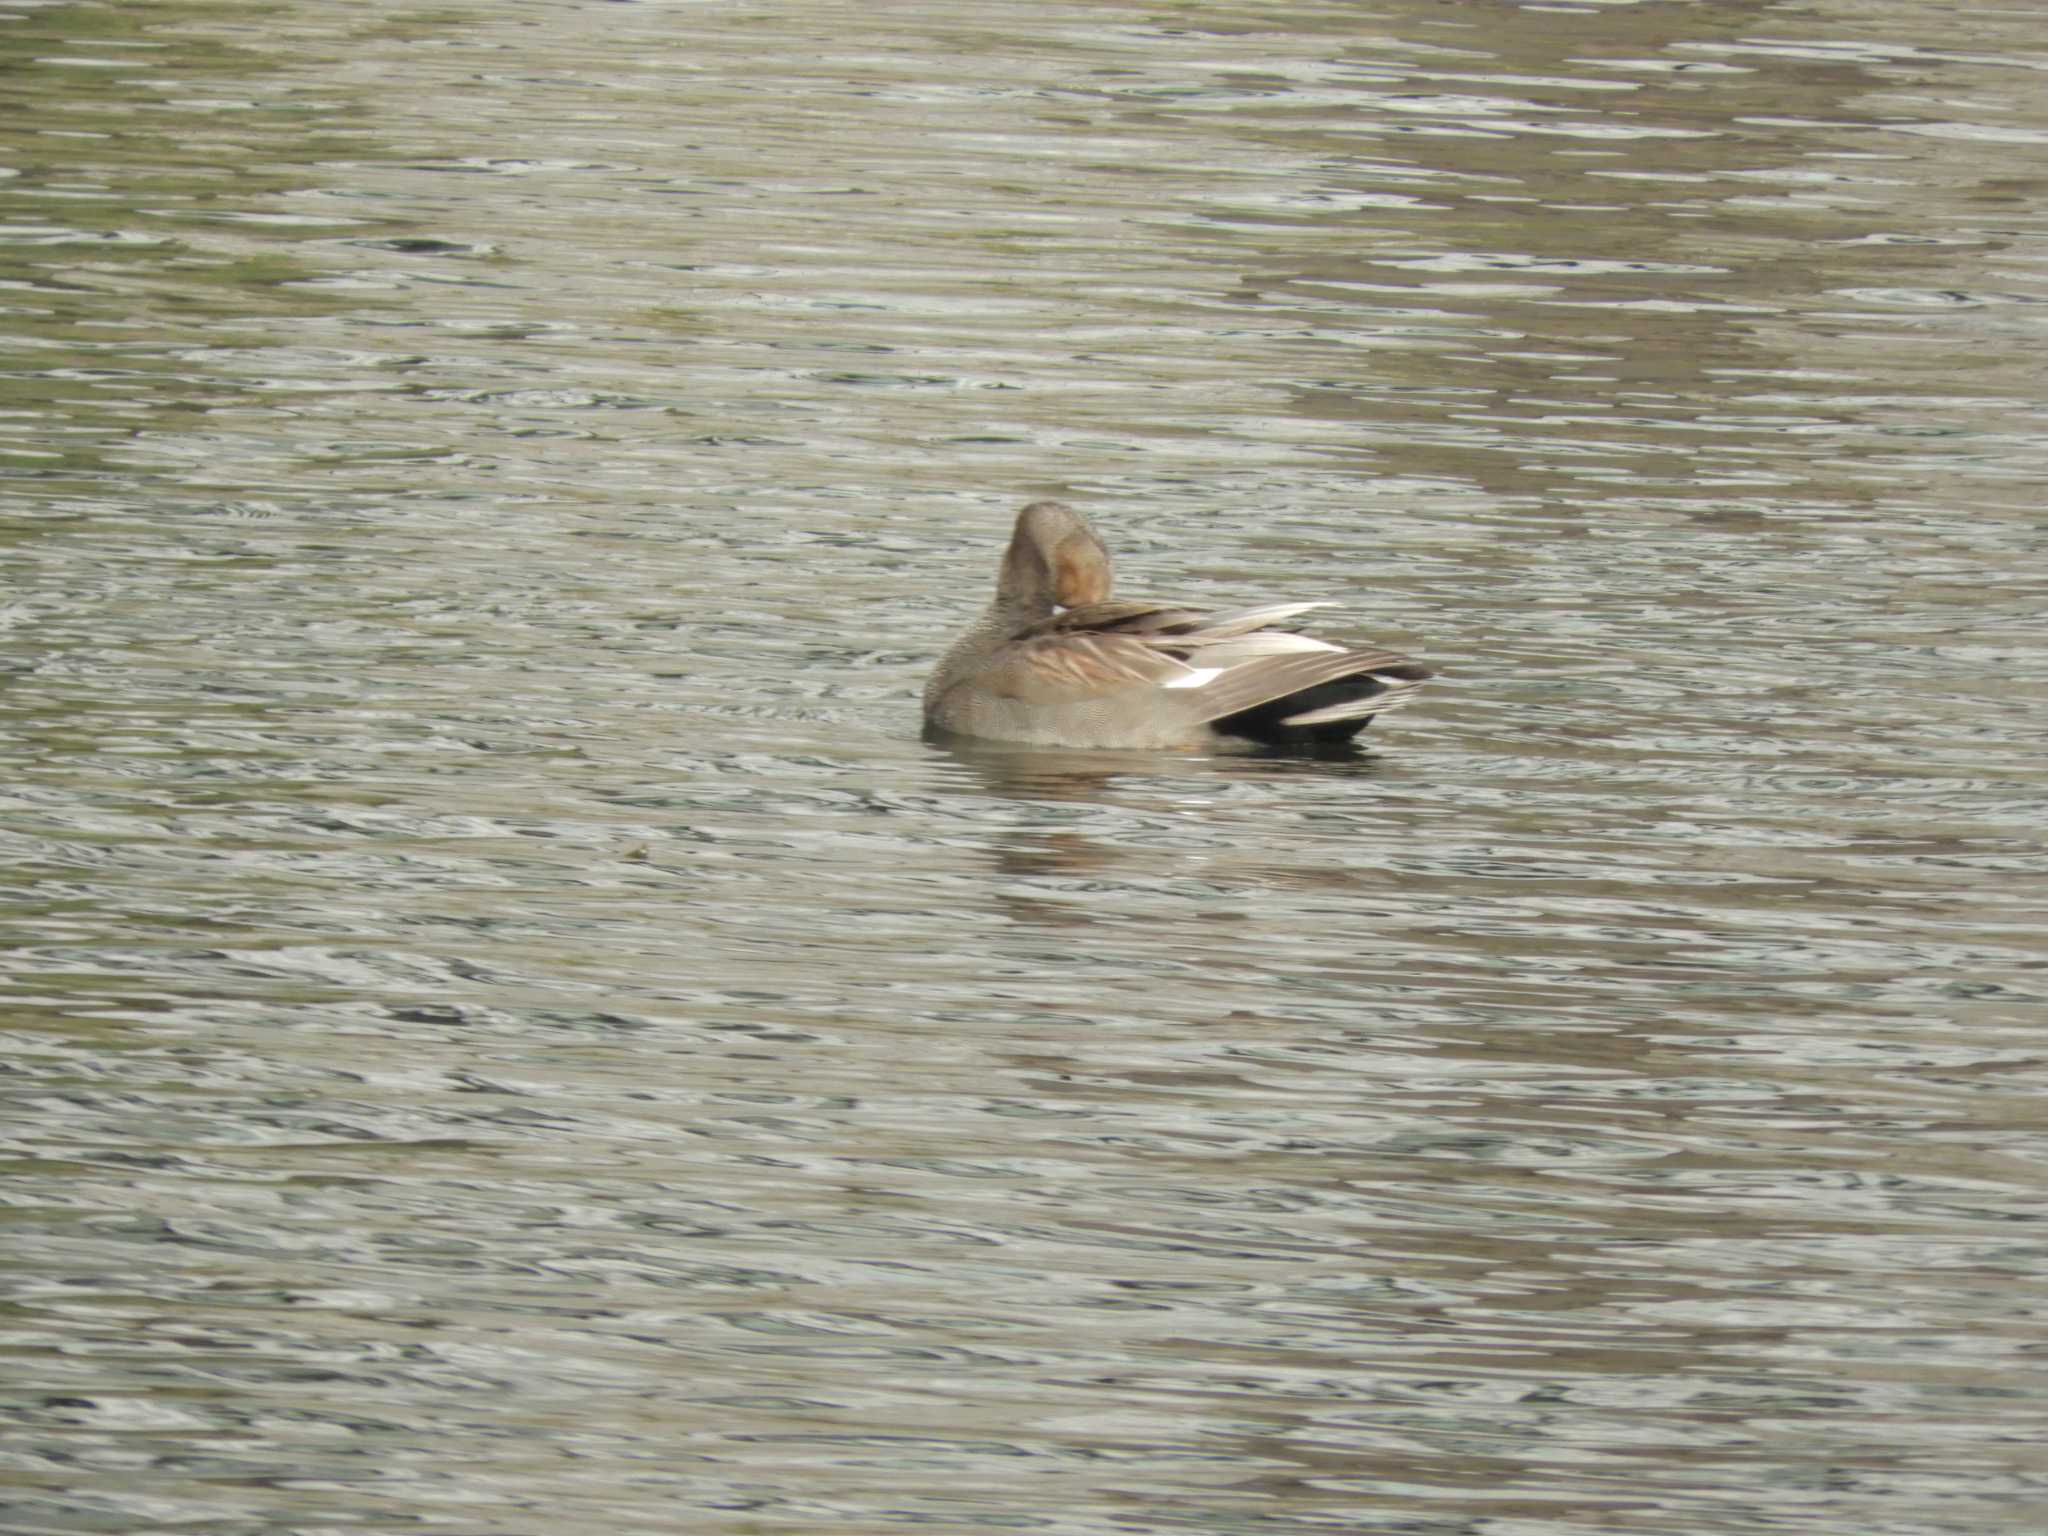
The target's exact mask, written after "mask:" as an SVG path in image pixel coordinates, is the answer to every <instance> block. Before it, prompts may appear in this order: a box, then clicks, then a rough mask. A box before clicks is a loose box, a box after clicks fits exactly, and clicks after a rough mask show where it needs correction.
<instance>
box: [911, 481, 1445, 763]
mask: <svg viewBox="0 0 2048 1536" xmlns="http://www.w3.org/2000/svg"><path fill="white" fill-rule="evenodd" d="M1111 583H1112V564H1111V560H1110V554H1109V548H1108V546H1107V545H1105V544H1104V543H1103V542H1102V540H1101V538H1100V537H1098V536H1097V534H1096V532H1095V530H1094V528H1092V527H1091V526H1089V523H1088V520H1087V519H1086V518H1085V517H1083V516H1082V515H1081V514H1080V513H1079V512H1076V511H1075V510H1074V509H1073V508H1072V507H1070V506H1068V505H1067V504H1066V503H1064V502H1059V501H1034V502H1032V503H1031V504H1030V505H1029V506H1027V507H1025V508H1024V509H1023V510H1022V511H1021V512H1019V513H1018V514H1017V523H1016V527H1015V529H1014V530H1013V531H1012V533H1011V535H1010V543H1009V547H1008V548H1007V549H1005V550H1004V552H1003V558H1002V564H1001V565H1000V566H999V567H998V569H997V573H996V590H995V597H994V599H993V601H991V602H990V603H989V606H988V610H987V612H985V613H984V614H983V615H982V616H981V618H980V620H979V621H978V622H976V623H975V624H974V626H973V627H972V628H970V629H969V630H968V631H967V632H966V633H965V634H964V635H962V636H961V637H960V638H959V639H958V640H956V641H954V642H953V644H952V646H951V648H950V649H948V650H947V651H946V653H945V654H944V656H942V657H941V658H940V660H939V663H938V665H937V667H935V668H934V669H933V671H932V674H931V677H930V679H929V680H928V681H927V682H926V684H925V689H924V721H925V732H926V735H927V736H929V737H934V738H940V739H943V738H947V737H966V738H972V739H976V740H981V741H995V742H1010V743H1016V744H1019V745H1026V746H1039V747H1064V748H1084V749H1086V748H1112V749H1140V750H1147V749H1179V750H1209V749H1219V748H1229V747H1238V748H1242V747H1246V746H1252V747H1282V748H1296V749H1300V748H1322V747H1344V746H1346V745H1347V744H1349V743H1350V742H1351V740H1352V738H1353V737H1355V736H1356V735H1357V734H1358V733H1359V732H1360V731H1362V730H1363V729H1364V728H1365V727H1366V726H1367V725H1368V724H1369V723H1371V721H1372V719H1373V718H1374V717H1375V716H1376V715H1381V714H1384V713H1386V712H1387V711H1388V710H1390V709H1396V708H1399V707H1400V706H1402V705H1404V704H1406V703H1408V702H1409V701H1410V700H1411V699H1412V698H1413V697H1414V695H1415V693H1416V691H1417V690H1418V689H1420V688H1421V686H1422V685H1423V683H1424V682H1426V681H1427V680H1428V679H1429V678H1430V676H1431V675H1432V674H1431V672H1430V669H1429V668H1428V667H1426V666H1424V665H1423V664H1422V663H1421V662H1419V661H1417V660H1415V659H1414V658H1413V657H1411V656H1406V655H1403V654H1402V653H1401V652H1399V651H1390V650H1377V649H1351V648H1349V647H1346V646H1342V645H1337V644H1334V643H1332V642H1330V641H1328V640H1320V639H1316V638H1314V637H1313V636H1310V635H1306V634H1302V633H1301V632H1299V630H1297V629H1296V628H1294V627H1293V624H1292V621H1294V620H1295V619H1297V618H1298V617H1299V616H1300V615H1302V614H1304V613H1307V612H1309V611H1310V610H1312V609H1316V608H1327V607H1331V606H1333V604H1331V603H1328V602H1305V603H1267V604H1263V605H1261V606H1258V607H1252V608H1238V609H1233V610H1230V611H1228V612H1223V613H1205V612H1202V611H1200V610H1198V609H1193V608H1184V607H1180V606H1178V605H1176V604H1171V603H1158V602H1148V601H1145V600H1143V599H1137V598H1116V597H1112V596H1111V595H1110V589H1111Z"/></svg>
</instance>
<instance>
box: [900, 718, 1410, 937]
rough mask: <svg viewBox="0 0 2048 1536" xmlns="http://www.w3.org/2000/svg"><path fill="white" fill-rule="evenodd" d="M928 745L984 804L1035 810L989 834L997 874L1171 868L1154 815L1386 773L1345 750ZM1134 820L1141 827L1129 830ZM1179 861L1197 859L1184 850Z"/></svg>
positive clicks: (945, 741)
mask: <svg viewBox="0 0 2048 1536" xmlns="http://www.w3.org/2000/svg"><path fill="white" fill-rule="evenodd" d="M929 745H930V749H931V750H932V751H933V752H934V753H936V754H942V755H943V756H944V757H945V758H946V759H947V760H948V761H949V762H950V763H952V764H954V765H956V766H957V767H959V768H960V769H963V770H965V775H966V777H967V778H969V779H970V780H971V781H972V782H973V783H974V784H975V785H976V786H978V787H979V788H980V789H981V790H982V792H983V793H984V794H985V795H987V797H988V798H990V799H991V800H1001V801H1009V802H1013V803H1014V804H1015V805H1016V806H1017V807H1018V808H1019V809H1020V810H1023V809H1024V808H1028V807H1041V808H1043V809H1042V810H1041V811H1040V812H1039V813H1038V814H1037V815H1030V814H1024V815H1020V816H1019V817H1018V818H1017V819H1016V820H1015V821H1014V822H1013V823H1012V824H1011V825H1009V826H1007V827H1005V828H1004V829H1002V830H1000V831H995V832H994V833H993V835H991V836H990V837H989V838H988V841H987V845H986V846H987V848H988V851H989V854H990V856H991V859H992V861H993V864H994V867H995V869H996V871H997V872H998V873H999V874H1004V875H1014V876H1019V877H1034V876H1035V877H1048V876H1056V877H1062V878H1070V877H1072V876H1075V875H1108V874H1110V873H1112V872H1118V871H1121V872H1123V873H1125V874H1129V873H1131V872H1133V870H1134V869H1135V867H1137V866H1147V867H1150V866H1155V865H1157V864H1158V862H1159V860H1160V859H1161V857H1162V854H1163V853H1166V855H1167V857H1168V859H1169V862H1170V863H1179V862H1181V859H1178V858H1174V857H1173V856H1172V855H1171V853H1170V851H1169V848H1170V844H1171V843H1172V842H1173V841H1175V839H1172V838H1170V837H1169V836H1166V835H1163V834H1162V833H1161V831H1160V828H1159V824H1158V823H1159V818H1160V817H1161V816H1165V817H1167V818H1169V819H1174V820H1177V819H1178V818H1182V817H1186V818H1190V819H1191V820H1192V819H1196V818H1199V819H1202V820H1207V819H1209V818H1212V817H1213V816H1214V815H1215V814H1216V811H1217V808H1218V806H1219V805H1222V804H1225V803H1228V802H1238V801H1243V800H1245V799H1246V798H1247V796H1248V794H1250V793H1251V792H1253V791H1255V789H1256V786H1257V785H1258V784H1259V783H1260V782H1262V781H1270V780H1274V779H1282V778H1288V777H1295V776H1313V777H1315V778H1317V779H1319V780H1323V781H1327V780H1329V779H1330V778H1331V777H1332V776H1333V775H1334V776H1338V777H1342V778H1357V779H1361V780H1371V779H1375V778H1377V777H1378V776H1379V775H1380V774H1382V773H1383V772H1385V771H1386V770H1385V767H1384V764H1383V760H1382V759H1380V758H1378V757H1375V756H1374V755H1373V754H1372V753H1370V752H1366V751H1361V750H1359V749H1358V748H1357V747H1355V746H1351V745H1349V744H1346V745H1344V746H1343V747H1342V748H1327V747H1326V748H1323V749H1321V750H1319V751H1318V752H1316V753H1314V754H1306V753H1276V752H1259V751H1241V752H1188V753H1161V752H1112V751H1074V750H1064V749H1058V748H1032V747H1019V746H1011V745H1004V744H1001V743H992V742H985V741H976V740H969V739H964V738H956V737H947V738H942V739H935V740H932V741H931V742H930V744H929ZM1062 806H1073V807H1081V806H1097V807H1100V808H1101V809H1102V810H1103V811H1104V812H1105V816H1104V818H1101V819H1097V818H1093V817H1088V816H1086V815H1076V814H1072V813H1062V812H1061V811H1059V810H1058V809H1056V808H1058V807H1062ZM1134 818H1136V819H1140V820H1143V821H1145V822H1146V823H1148V824H1149V825H1148V826H1147V827H1145V828H1144V829H1139V828H1136V827H1134V826H1133V824H1132V821H1133V819H1134ZM1182 857H1183V858H1185V859H1193V858H1195V857H1197V855H1196V854H1195V853H1194V852H1193V851H1192V850H1190V851H1189V852H1187V853H1186V854H1185V855H1183V856H1182ZM1012 904H1013V905H1014V901H1013V903H1012ZM1030 905H1032V906H1033V908H1034V909H1036V908H1037V907H1038V906H1039V905H1040V904H1038V903H1030ZM1047 915H1057V916H1058V917H1059V918H1060V920H1061V921H1065V922H1074V921H1084V920H1086V913H1085V910H1082V909H1075V908H1072V907H1071V906H1068V905H1067V904H1064V903H1062V904H1058V905H1057V906H1056V907H1055V908H1054V909H1052V911H1051V912H1050V913H1049V914H1047Z"/></svg>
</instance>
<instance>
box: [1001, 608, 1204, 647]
mask: <svg viewBox="0 0 2048 1536" xmlns="http://www.w3.org/2000/svg"><path fill="white" fill-rule="evenodd" d="M1206 617H1207V616H1206V615H1204V614H1202V613H1201V612H1199V611H1197V610H1196V609H1193V608H1177V607H1175V606H1174V605H1172V604H1171V603H1154V602H1146V601H1144V600H1142V599H1139V598H1112V599H1109V600H1106V601H1104V602H1100V603H1081V604H1077V605H1076V606H1075V607H1072V608H1063V609H1061V610H1060V611H1059V612H1058V613H1056V614H1054V615H1053V616H1052V617H1051V618H1049V619H1040V620H1039V621H1038V622H1037V623H1036V624H1033V625H1032V626H1031V627H1030V628H1029V629H1026V630H1024V631H1023V632H1022V633H1020V634H1019V635H1018V636H1017V638H1018V639H1020V640H1022V639H1028V638H1031V637H1034V636H1038V635H1078V634H1094V633H1103V634H1124V635H1164V634H1179V633H1182V632H1185V631H1188V630H1193V629H1197V628H1199V627H1201V626H1202V624H1203V621H1204V619H1205V618H1206Z"/></svg>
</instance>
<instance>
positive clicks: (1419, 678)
mask: <svg viewBox="0 0 2048 1536" xmlns="http://www.w3.org/2000/svg"><path fill="white" fill-rule="evenodd" d="M1193 659H1194V662H1195V663H1196V665H1195V666H1191V667H1190V668H1189V671H1190V672H1192V673H1197V674H1201V673H1206V674H1207V675H1206V676H1201V677H1200V680H1199V681H1195V682H1183V683H1179V684H1176V683H1172V682H1169V683H1166V684H1165V685H1164V686H1166V687H1169V688H1172V687H1176V686H1178V687H1182V688H1186V689H1187V690H1188V693H1187V697H1188V701H1189V703H1190V704H1191V705H1193V706H1194V708H1195V710H1196V715H1197V718H1198V719H1200V720H1204V721H1209V720H1221V719H1223V718H1224V717H1225V716H1227V715H1234V714H1237V713H1238V712H1239V711H1240V710H1246V709H1255V708H1257V707H1258V706H1259V705H1261V704H1269V703H1271V702H1272V701H1273V700H1275V699H1284V698H1287V697H1288V696H1289V695H1291V694H1296V693H1300V692H1302V691H1303V690H1304V689H1308V688H1313V687H1315V686H1316V685H1317V684H1318V683H1328V682H1333V681H1335V680H1336V679H1338V678H1342V677H1357V678H1361V679H1367V678H1369V679H1370V680H1371V681H1372V682H1375V683H1378V684H1379V685H1380V689H1379V691H1377V692H1375V693H1372V694H1369V695H1362V696H1361V697H1360V698H1358V699H1356V700H1353V701H1348V702H1347V703H1345V704H1343V705H1341V706H1337V707H1335V708H1333V709H1311V711H1310V712H1308V713H1305V714H1302V715H1300V716H1298V717H1294V718H1292V719H1290V720H1289V721H1287V722H1286V723H1288V724H1295V725H1312V724H1317V723H1320V722H1322V721H1325V720H1335V719H1345V718H1355V717H1356V716H1358V715H1361V714H1374V713H1378V712H1380V711H1384V710H1388V709H1394V708H1396V707H1398V706H1399V705H1402V704H1405V703H1407V702H1408V699H1409V697H1410V695H1412V694H1413V693H1414V691H1415V689H1416V687H1417V686H1418V685H1419V684H1420V683H1422V682H1423V681H1424V680H1425V679H1426V678H1428V676H1429V675H1430V673H1429V668H1427V667H1425V666H1423V665H1422V663H1420V662H1418V661H1416V660H1415V659H1414V658H1413V657H1412V656H1404V655H1402V654H1401V653H1400V652H1399V651H1339V650H1319V651H1298V652H1294V653H1291V654H1283V655H1278V656H1263V657H1258V658H1256V659H1254V660H1250V661H1246V662H1243V663H1241V664H1240V665H1237V666H1232V667H1224V668H1221V669H1213V668H1208V667H1202V666H1200V665H1199V664H1200V663H1202V662H1204V661H1206V660H1207V659H1208V657H1207V655H1206V654H1205V653H1203V652H1200V651H1198V652H1196V653H1195V656H1194V658H1193ZM1368 705H1369V706H1370V707H1367V706H1368Z"/></svg>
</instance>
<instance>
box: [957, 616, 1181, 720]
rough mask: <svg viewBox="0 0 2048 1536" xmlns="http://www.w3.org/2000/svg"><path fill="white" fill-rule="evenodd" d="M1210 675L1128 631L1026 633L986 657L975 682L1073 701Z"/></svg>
mask: <svg viewBox="0 0 2048 1536" xmlns="http://www.w3.org/2000/svg"><path fill="white" fill-rule="evenodd" d="M1214 675H1215V673H1214V671H1213V669H1209V668H1198V667H1191V666H1189V665H1188V664H1187V663H1186V662H1183V661H1181V660H1179V659H1177V658H1176V657H1174V656H1172V655H1170V654H1169V653H1167V652H1165V651H1163V650H1160V649H1158V648H1157V647H1155V646H1152V645H1148V644H1147V643H1146V642H1145V641H1144V640H1142V639H1140V638H1138V637H1136V636H1133V635H1120V634H1104V633H1101V632H1099V631H1098V632H1093V633H1083V634H1066V635H1061V634H1043V633H1036V632H1032V633H1027V635H1026V636H1025V637H1023V638H1021V639H1017V640H1012V641H1011V642H1010V643H1009V644H1008V645H1005V646H1004V647H1002V649H1000V650H999V651H997V652H996V653H995V655H993V656H991V657H990V658H989V660H988V664H987V665H986V666H985V667H984V668H983V669H982V672H981V676H980V679H979V681H980V683H981V686H982V687H983V688H984V689H986V690H987V691H988V692H989V693H992V694H994V695H996V696H997V697H999V698H1006V699H1017V700H1020V701H1022V702H1025V703H1030V704H1059V703H1078V702H1080V701H1082V700H1084V699H1096V698H1101V697H1103V696H1104V695H1106V694H1113V693H1122V692H1125V691H1126V690H1129V689H1134V688H1187V687H1192V686H1199V685H1201V684H1202V683H1205V682H1207V681H1208V680H1209V679H1210V678H1212V677H1213V676H1214Z"/></svg>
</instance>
